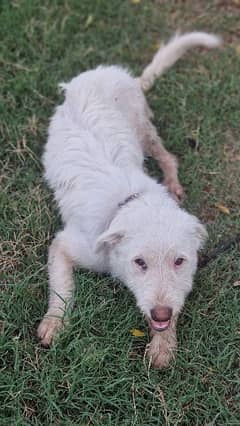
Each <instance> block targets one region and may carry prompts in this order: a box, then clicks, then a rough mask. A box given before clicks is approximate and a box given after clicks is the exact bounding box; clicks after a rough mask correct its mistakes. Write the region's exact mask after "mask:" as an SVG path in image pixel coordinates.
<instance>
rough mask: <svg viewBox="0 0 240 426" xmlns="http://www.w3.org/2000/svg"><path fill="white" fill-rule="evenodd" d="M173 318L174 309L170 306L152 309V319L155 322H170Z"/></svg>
mask: <svg viewBox="0 0 240 426" xmlns="http://www.w3.org/2000/svg"><path fill="white" fill-rule="evenodd" d="M171 316H172V308H170V307H169V306H155V308H153V309H151V317H152V319H153V320H154V321H158V322H162V321H169V320H170V319H171Z"/></svg>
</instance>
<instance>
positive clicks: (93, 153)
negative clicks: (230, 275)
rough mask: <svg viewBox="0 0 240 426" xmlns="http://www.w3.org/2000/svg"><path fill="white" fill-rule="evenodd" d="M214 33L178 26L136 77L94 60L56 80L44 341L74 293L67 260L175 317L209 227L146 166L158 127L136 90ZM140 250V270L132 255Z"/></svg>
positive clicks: (146, 308) (48, 165) (211, 43)
mask: <svg viewBox="0 0 240 426" xmlns="http://www.w3.org/2000/svg"><path fill="white" fill-rule="evenodd" d="M218 43H219V40H218V39H217V38H216V37H215V36H212V35H208V34H205V33H191V34H186V35H183V36H176V37H175V38H174V39H172V40H171V41H170V43H169V44H167V45H166V46H165V47H163V48H161V49H160V50H159V52H158V53H157V54H156V56H155V58H154V59H153V62H152V63H151V64H150V65H149V66H148V67H147V68H146V69H145V71H144V72H143V75H142V77H141V78H138V79H137V78H133V77H132V76H131V75H130V74H129V72H128V71H126V70H125V69H123V68H121V67H118V66H99V67H97V68H96V69H95V70H92V71H87V72H84V73H81V74H80V75H78V76H77V77H76V78H73V79H72V80H71V81H70V82H69V83H64V84H62V87H63V89H64V90H65V101H64V103H63V104H62V105H60V106H58V107H57V110H56V112H55V114H54V116H53V118H52V120H51V124H50V127H49V137H48V142H47V145H46V149H45V153H44V157H43V162H44V166H45V178H46V180H47V182H48V184H49V185H50V187H51V188H52V189H53V191H54V194H55V198H56V200H57V203H58V206H59V209H60V212H61V216H62V220H63V223H64V229H63V231H61V232H59V233H58V234H57V236H56V238H55V240H54V242H53V244H52V246H51V248H50V253H49V275H50V300H49V309H48V312H47V315H46V316H45V318H44V319H43V321H42V323H41V324H40V327H39V330H38V334H39V337H40V338H41V339H42V343H43V344H49V343H50V342H51V340H52V338H53V337H54V334H55V333H56V331H57V330H58V329H59V327H60V323H59V321H58V320H56V314H57V315H58V316H59V317H62V316H63V314H64V310H65V309H66V305H67V304H68V303H70V301H71V300H72V293H73V279H72V267H73V266H74V265H80V266H82V267H86V268H89V269H91V270H94V271H98V272H110V273H111V274H112V275H113V276H116V277H118V278H120V279H121V280H122V281H123V282H124V283H125V285H126V286H127V287H128V288H129V289H130V290H131V291H132V292H133V293H134V295H135V297H136V301H137V304H138V306H139V308H140V309H141V311H142V312H143V313H144V314H145V315H146V317H147V318H149V319H150V317H151V312H150V311H151V309H153V308H154V307H155V306H170V307H171V308H172V309H173V316H175V317H177V315H178V313H179V312H180V310H181V308H182V306H183V304H184V300H185V297H186V295H187V294H188V293H189V292H190V290H191V288H192V279H193V275H194V273H195V271H196V266H197V251H198V249H199V248H200V246H201V243H202V241H203V240H204V238H205V236H206V231H205V229H204V227H203V226H202V225H201V224H200V223H199V221H198V219H197V218H195V217H194V216H192V215H190V214H188V213H187V212H186V211H185V210H183V209H181V208H180V207H179V206H178V204H177V202H176V201H175V200H174V199H173V198H172V197H171V195H170V194H169V193H168V191H167V190H166V188H165V187H164V186H163V185H159V184H157V183H156V182H155V181H154V180H153V179H151V178H150V177H148V176H147V175H146V174H145V172H144V170H143V159H144V152H143V151H144V148H145V144H146V145H147V144H149V143H150V144H151V142H152V141H151V138H152V139H154V138H155V139H156V138H158V136H156V134H155V133H154V132H155V129H154V127H153V126H152V124H151V122H150V116H151V112H150V110H149V108H148V106H147V103H146V100H145V97H144V95H143V91H142V90H143V89H144V90H145V89H146V88H149V87H150V86H151V85H152V83H153V80H154V78H155V77H156V75H159V74H161V73H162V72H163V71H164V70H165V69H166V68H168V67H169V66H171V65H172V64H173V63H174V62H175V61H176V60H177V59H179V58H180V56H182V54H183V53H185V51H186V50H187V49H188V48H190V47H193V46H196V45H203V46H207V47H215V46H217V45H218ZM149 138H150V139H149ZM148 139H149V140H150V142H149V140H148ZM152 143H153V144H155V145H156V146H155V145H154V146H155V148H156V149H157V150H160V151H159V155H160V157H161V155H163V158H162V157H161V158H160V160H159V163H160V164H161V159H162V164H163V166H164V164H165V163H164V161H165V160H164V158H165V155H166V162H167V161H168V160H169V164H168V166H169V169H168V167H166V170H167V171H166V175H167V174H168V175H169V176H165V178H166V182H167V181H168V182H170V180H171V182H173V183H174V185H175V184H176V185H177V184H178V181H177V177H176V176H177V174H176V176H175V174H174V173H175V172H176V170H177V167H176V162H175V160H174V159H173V157H172V156H171V154H169V153H167V151H166V150H165V149H164V148H163V147H162V145H160V141H159V140H158V141H157V143H156V140H154V141H153V142H152ZM158 143H159V146H158ZM161 150H162V151H161ZM170 169H171V170H170ZM168 170H169V173H168ZM173 175H174V176H175V177H174V176H173ZM174 185H173V186H174ZM169 189H170V190H172V189H171V184H169ZM174 191H175V190H173V192H174ZM176 192H177V191H176ZM136 193H137V194H138V195H137V196H136V198H134V199H133V200H131V201H129V202H127V203H126V204H125V205H123V206H121V207H120V206H119V204H121V203H123V202H124V200H126V199H127V198H128V197H129V196H130V195H131V194H136ZM139 257H141V258H143V259H144V260H145V262H146V264H147V266H148V268H147V270H146V271H142V270H141V268H139V266H137V265H136V263H135V261H134V259H136V258H139ZM178 257H183V258H184V259H185V261H184V263H183V265H181V266H180V267H176V266H175V264H174V261H175V259H176V258H178ZM51 316H55V317H54V318H51ZM155 346H156V345H155ZM155 346H154V347H155ZM156 364H157V362H156Z"/></svg>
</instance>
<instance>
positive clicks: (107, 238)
mask: <svg viewBox="0 0 240 426" xmlns="http://www.w3.org/2000/svg"><path fill="white" fill-rule="evenodd" d="M123 236H124V232H123V231H115V232H113V230H108V231H106V232H103V234H101V235H100V237H99V238H98V239H97V242H96V249H95V251H96V253H97V252H99V251H100V250H102V249H107V250H110V249H111V248H113V247H114V246H115V245H116V244H118V243H119V242H120V241H121V240H122V238H123Z"/></svg>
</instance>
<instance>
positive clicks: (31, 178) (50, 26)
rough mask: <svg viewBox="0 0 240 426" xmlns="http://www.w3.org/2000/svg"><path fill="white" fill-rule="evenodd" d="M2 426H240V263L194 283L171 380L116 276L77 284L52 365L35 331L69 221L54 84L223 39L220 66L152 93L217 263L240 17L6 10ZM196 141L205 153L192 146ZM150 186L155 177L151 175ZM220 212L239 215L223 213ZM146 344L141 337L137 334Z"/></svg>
mask: <svg viewBox="0 0 240 426" xmlns="http://www.w3.org/2000/svg"><path fill="white" fill-rule="evenodd" d="M0 7H1V15H0V40H1V47H0V49H1V50H0V113H1V123H0V134H1V195H0V197H1V199H0V203H1V217H0V229H1V237H2V243H1V248H2V250H1V266H2V277H1V289H0V298H1V299H0V331H1V333H0V369H1V370H0V424H1V425H3V426H4V425H9V424H10V425H81V426H83V425H84V426H86V425H144V426H148V425H167V426H168V425H174V426H175V425H194V426H195V425H205V426H207V425H239V424H240V411H239V396H240V394H239V389H240V380H239V372H240V365H239V344H240V334H239V333H240V330H239V314H240V312H239V287H234V286H233V284H234V282H236V281H237V280H239V274H240V259H239V248H237V247H236V248H233V249H232V250H230V251H229V252H227V253H225V254H224V255H221V256H219V258H218V259H217V260H215V261H214V262H212V263H211V264H209V265H208V267H207V268H205V269H203V270H200V271H199V272H198V274H197V276H196V280H195V287H194V290H193V292H192V294H191V296H190V297H189V299H188V301H187V303H186V306H185V309H184V312H183V314H182V315H181V318H180V321H179V327H178V340H179V350H178V353H177V359H176V361H175V363H173V364H172V365H171V366H170V367H169V368H168V369H167V370H165V371H155V370H149V368H148V364H147V361H145V360H144V358H143V355H144V347H145V344H146V343H147V341H148V336H147V327H146V324H145V322H144V321H143V318H142V316H141V314H140V313H139V312H138V310H137V308H136V306H135V303H134V300H133V297H132V296H131V295H130V294H129V292H128V291H127V290H125V289H124V288H123V287H121V286H120V285H119V284H118V283H116V282H113V281H112V280H111V279H110V278H109V277H99V276H96V275H94V274H92V273H90V272H83V271H78V272H77V273H76V281H77V300H76V307H75V310H74V311H73V313H72V316H71V321H70V324H69V326H68V328H67V330H66V331H65V332H64V333H62V334H61V336H60V337H59V339H58V341H57V342H56V344H55V345H54V346H53V347H52V348H51V349H49V350H45V349H43V348H41V347H40V345H39V344H38V342H37V339H36V336H35V333H36V327H37V324H38V322H39V320H40V319H41V317H42V315H43V313H44V312H45V310H46V306H47V273H46V266H45V265H46V257H47V246H48V244H49V241H50V240H51V238H52V236H53V235H54V232H55V231H56V230H57V229H58V228H59V226H60V221H59V217H58V215H57V212H56V208H55V206H54V202H53V200H52V195H51V194H50V193H49V191H48V189H47V188H46V186H45V184H44V183H43V180H42V167H41V162H40V156H41V153H42V150H43V145H44V142H45V140H46V132H47V125H48V120H49V117H50V116H51V114H52V112H53V110H54V106H55V105H56V104H57V103H58V102H60V100H61V97H60V94H59V93H58V89H57V83H58V82H59V81H63V80H68V79H70V78H71V77H73V76H74V75H76V74H77V73H79V72H80V71H83V70H86V69H88V68H90V67H94V66H96V65H97V64H99V63H122V64H126V65H127V66H129V67H130V68H131V69H132V70H133V71H134V72H135V73H136V74H138V73H140V71H141V70H142V69H143V67H144V65H146V64H147V63H148V61H149V60H150V58H151V57H152V55H153V53H154V50H155V45H156V43H157V42H158V40H159V39H166V38H167V37H168V36H169V35H171V34H172V33H173V32H174V31H175V29H177V28H179V27H180V28H181V29H182V30H186V31H187V30H191V29H206V30H210V31H216V32H218V33H220V34H222V35H223V37H224V39H225V40H226V44H225V47H224V48H223V49H222V50H220V51H215V52H205V51H197V52H191V54H188V55H187V56H186V57H185V59H184V60H183V61H181V62H179V63H178V64H177V65H176V66H175V67H174V68H173V69H171V70H170V71H169V72H168V73H167V74H166V75H165V76H163V77H162V78H161V79H160V80H159V81H158V82H157V83H156V85H155V87H154V89H153V90H152V91H151V92H150V93H149V95H148V99H149V102H150V104H151V106H152V108H153V109H154V112H155V123H156V125H157V127H158V130H159V132H160V133H161V135H162V136H163V137H164V139H165V141H166V146H167V147H168V148H170V149H171V151H172V152H174V153H175V154H177V155H178V156H179V158H180V177H181V180H182V182H183V184H184V185H185V187H186V190H187V200H186V203H185V205H186V207H187V208H188V210H189V211H191V212H193V213H195V214H197V215H198V216H199V217H200V218H201V219H202V220H203V221H204V222H205V223H206V224H207V226H208V231H209V236H210V238H209V242H208V245H207V247H206V250H210V249H211V248H212V247H214V246H215V245H217V244H218V243H219V242H220V241H222V240H224V239H226V238H228V237H229V236H231V235H234V234H236V232H237V231H238V232H239V229H240V216H239V207H240V202H239V200H240V161H239V153H240V142H239V134H240V113H239V87H240V73H239V69H240V60H239V54H237V50H236V49H235V46H236V45H237V43H238V40H237V36H238V35H239V29H238V25H239V9H238V7H237V2H234V1H230V2H228V7H227V8H225V7H224V2H211V1H200V2H190V1H189V0H187V1H185V2H176V1H157V0H156V1H147V0H145V1H144V0H142V1H141V2H140V3H139V4H136V5H134V4H132V3H131V1H130V0H111V1H108V0H96V1H89V0H81V1H80V0H79V1H78V0H44V1H40V0H33V1H29V0H14V1H9V0H2V1H1V5H0ZM196 134H197V135H198V142H199V151H194V150H193V149H192V148H191V147H190V146H189V144H188V142H187V140H188V138H189V137H192V136H193V135H196ZM149 169H150V172H151V174H152V175H154V176H161V173H160V171H159V170H158V169H157V168H156V165H155V164H154V162H153V161H150V162H149ZM216 203H221V204H224V205H226V206H227V207H228V208H229V209H230V215H224V214H223V213H221V212H220V211H219V210H218V209H217V208H216V206H215V204H216ZM135 327H137V328H140V329H142V330H144V331H145V333H146V334H145V336H144V337H143V338H134V337H133V336H132V335H131V334H130V329H132V328H135Z"/></svg>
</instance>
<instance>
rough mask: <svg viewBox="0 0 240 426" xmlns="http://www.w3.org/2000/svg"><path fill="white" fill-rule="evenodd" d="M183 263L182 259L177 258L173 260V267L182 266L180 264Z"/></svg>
mask: <svg viewBox="0 0 240 426" xmlns="http://www.w3.org/2000/svg"><path fill="white" fill-rule="evenodd" d="M183 262H184V259H183V257H178V258H177V259H176V260H175V262H174V265H175V266H180V265H182V263H183Z"/></svg>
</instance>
